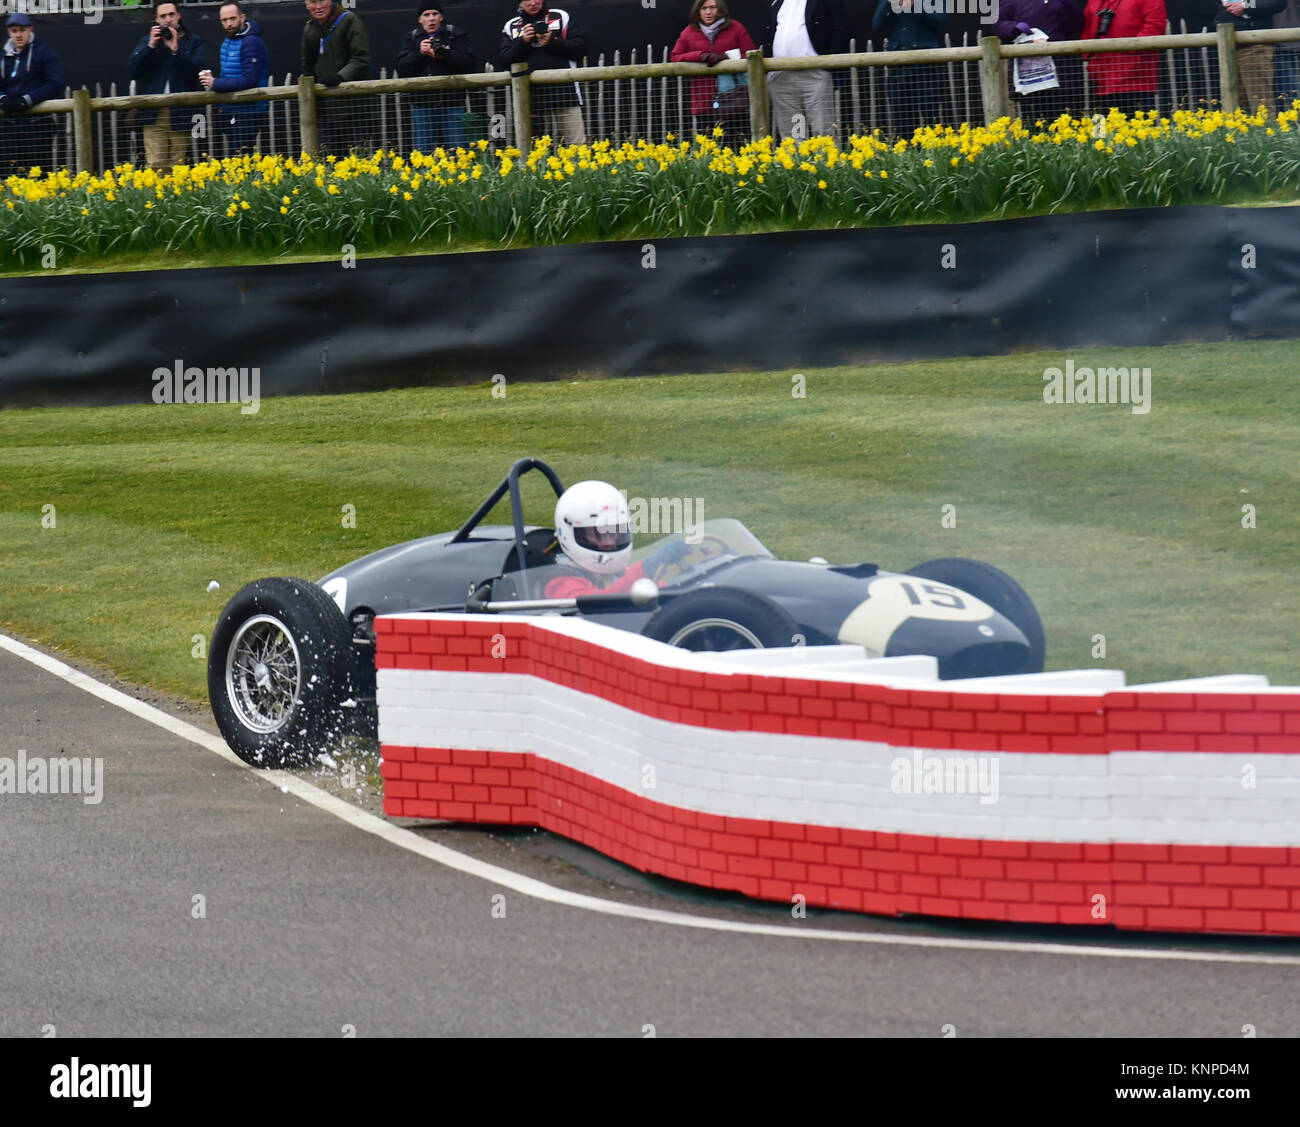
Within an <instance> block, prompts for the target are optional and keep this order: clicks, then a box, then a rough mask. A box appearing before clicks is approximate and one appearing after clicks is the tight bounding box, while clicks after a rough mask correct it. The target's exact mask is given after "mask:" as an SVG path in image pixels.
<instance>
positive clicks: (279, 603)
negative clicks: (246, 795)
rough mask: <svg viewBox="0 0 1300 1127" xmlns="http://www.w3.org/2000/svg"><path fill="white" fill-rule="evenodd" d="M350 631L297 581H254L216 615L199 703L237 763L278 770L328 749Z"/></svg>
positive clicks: (336, 727) (348, 663) (350, 660)
mask: <svg viewBox="0 0 1300 1127" xmlns="http://www.w3.org/2000/svg"><path fill="white" fill-rule="evenodd" d="M353 668H354V655H353V646H352V629H351V627H350V626H349V625H348V622H347V620H346V619H345V618H344V617H343V612H342V611H341V610H339V608H338V606H337V605H336V604H335V602H334V600H333V599H331V598H330V596H329V595H327V594H326V593H325V592H324V591H323V590H321V588H320V587H318V586H316V584H314V583H309V582H307V581H306V580H305V579H259V580H256V581H255V582H253V583H250V584H248V586H246V587H244V588H243V589H242V590H241V591H239V592H238V593H237V594H236V595H235V597H234V598H233V599H231V600H230V602H229V603H227V604H226V607H225V609H224V610H223V611H222V612H221V617H220V618H219V619H218V620H217V628H216V630H215V631H213V634H212V647H211V649H210V651H209V655H208V699H209V701H210V702H211V704H212V715H213V717H214V718H215V719H216V721H217V727H219V728H220V729H221V734H222V735H223V736H225V738H226V743H228V744H229V745H230V747H231V750H232V751H234V753H235V754H236V755H238V756H239V757H240V758H241V759H243V760H244V761H245V762H246V763H252V764H254V765H255V766H258V767H285V766H290V765H294V764H299V763H306V762H309V761H311V760H312V759H315V758H316V756H318V755H319V754H320V753H321V752H323V751H327V750H329V749H330V748H331V747H333V746H336V744H337V741H338V738H339V736H340V735H341V734H342V732H343V729H344V728H345V727H346V722H345V720H344V718H343V717H342V716H341V714H340V713H341V711H342V702H343V700H344V698H345V697H346V696H347V695H348V692H349V688H350V685H351V684H352V681H353Z"/></svg>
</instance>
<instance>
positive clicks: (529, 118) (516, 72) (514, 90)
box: [510, 63, 533, 156]
mask: <svg viewBox="0 0 1300 1127" xmlns="http://www.w3.org/2000/svg"><path fill="white" fill-rule="evenodd" d="M510 104H511V106H512V107H513V109H514V113H515V148H516V149H518V150H519V151H520V152H521V153H523V154H524V155H525V156H527V155H528V152H529V150H530V149H532V147H533V85H532V83H531V82H529V81H528V64H527V63H511V64H510Z"/></svg>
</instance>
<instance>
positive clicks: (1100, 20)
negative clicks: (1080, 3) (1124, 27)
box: [1097, 8, 1115, 38]
mask: <svg viewBox="0 0 1300 1127" xmlns="http://www.w3.org/2000/svg"><path fill="white" fill-rule="evenodd" d="M1114 22H1115V9H1114V8H1102V9H1101V11H1099V12H1098V13H1097V35H1098V37H1099V38H1100V37H1101V36H1103V35H1109V34H1110V25H1111V24H1112V23H1114Z"/></svg>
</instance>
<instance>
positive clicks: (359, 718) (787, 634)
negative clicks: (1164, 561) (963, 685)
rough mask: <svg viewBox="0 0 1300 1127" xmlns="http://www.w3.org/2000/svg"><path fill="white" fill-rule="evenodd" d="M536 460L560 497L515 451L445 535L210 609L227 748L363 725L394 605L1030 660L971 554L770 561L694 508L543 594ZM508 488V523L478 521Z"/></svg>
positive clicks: (724, 638)
mask: <svg viewBox="0 0 1300 1127" xmlns="http://www.w3.org/2000/svg"><path fill="white" fill-rule="evenodd" d="M529 471H537V472H539V473H541V474H542V475H544V476H545V478H546V479H547V481H549V483H550V485H551V487H552V489H554V491H555V495H556V497H557V498H558V497H559V496H560V495H561V494H562V493H563V492H564V487H563V485H562V484H561V482H560V479H559V477H558V476H557V475H556V473H555V471H554V470H552V469H551V467H550V466H548V465H547V464H546V463H545V462H542V461H540V460H538V459H534V458H524V459H520V460H519V461H517V462H516V463H515V464H514V465H513V466H512V467H511V468H510V472H509V473H508V474H507V475H506V477H505V478H504V479H503V480H502V481H501V483H500V484H499V485H497V487H496V488H495V489H493V490H492V492H491V493H490V494H489V495H488V496H487V498H486V499H485V500H484V501H483V503H482V504H481V505H479V507H478V508H477V509H476V510H475V511H474V513H473V514H472V515H471V516H470V518H469V519H468V520H467V521H466V522H465V523H464V525H462V526H461V527H460V528H459V529H457V530H456V531H454V532H444V533H440V534H438V535H436V536H426V537H423V538H421V539H419V540H411V541H408V542H407V543H404V544H397V545H394V546H393V547H391V548H384V549H381V550H380V551H378V552H373V553H371V554H370V555H368V556H363V557H362V558H361V559H359V560H355V561H353V562H352V563H349V564H346V565H344V566H343V567H341V568H339V569H338V570H337V571H332V572H330V574H329V575H326V576H325V577H324V578H323V579H321V580H320V581H319V583H311V582H308V581H307V580H304V579H259V580H256V581H255V582H253V583H250V584H248V585H247V586H246V587H244V588H243V589H242V590H240V591H239V592H238V593H237V594H236V595H235V596H234V597H233V598H232V599H231V600H230V602H229V603H227V604H226V606H225V608H224V609H223V610H222V612H221V616H220V618H219V619H218V621H217V626H216V630H215V632H214V633H213V637H212V645H211V648H210V652H209V660H208V695H209V698H210V700H211V704H212V712H213V715H214V716H215V717H216V720H217V724H218V726H219V727H220V729H221V732H222V735H223V736H225V738H226V741H227V743H229V744H230V746H231V748H232V749H233V750H234V751H235V753H236V754H237V755H239V756H240V757H241V758H242V759H244V760H245V761H247V762H249V763H254V764H257V765H259V766H266V767H273V766H282V765H286V764H292V763H301V762H305V761H308V760H310V759H312V758H314V757H315V756H316V755H318V754H319V753H321V752H322V751H325V750H327V749H328V747H329V746H330V744H331V742H332V740H333V739H334V738H335V736H336V735H337V734H340V733H342V732H344V731H347V730H352V731H360V732H361V733H362V734H367V735H373V734H374V731H375V712H374V707H373V706H374V697H375V680H376V677H375V663H374V645H375V634H374V619H375V616H376V615H379V614H393V613H399V612H403V611H433V612H438V611H442V612H456V613H465V612H467V611H468V612H476V611H477V612H481V613H500V612H509V613H521V614H564V613H567V614H579V615H582V616H583V617H584V618H588V619H591V620H592V621H595V622H600V623H604V624H606V625H609V626H613V627H616V628H618V629H620V630H628V631H632V632H635V633H639V634H643V635H645V636H646V637H649V638H653V639H656V640H658V641H661V642H666V643H668V644H669V645H674V646H680V647H683V648H685V649H689V650H697V651H722V650H731V649H749V648H767V647H781V646H798V645H808V646H818V645H837V644H845V643H849V644H858V645H861V646H862V647H863V648H864V649H865V651H866V653H867V655H868V656H871V657H893V656H896V655H902V654H929V655H932V656H934V657H935V658H936V659H937V661H938V664H939V675H940V676H941V677H944V678H961V677H981V676H995V675H1001V674H1010V673H1035V672H1039V671H1041V670H1042V668H1043V660H1044V653H1045V649H1046V645H1045V640H1044V635H1043V627H1042V623H1041V622H1040V621H1039V617H1038V612H1037V611H1036V610H1035V609H1034V605H1033V603H1032V601H1031V600H1030V598H1029V596H1028V595H1027V594H1026V593H1025V592H1024V590H1023V589H1022V588H1021V587H1020V585H1019V584H1018V583H1016V581H1015V580H1013V579H1012V578H1011V577H1010V576H1009V575H1007V574H1006V573H1004V572H1002V571H1000V570H998V569H997V568H995V567H993V566H991V565H989V564H986V563H981V562H979V561H977V560H965V559H937V560H931V561H929V562H928V563H924V564H921V565H919V566H917V567H914V568H912V569H911V570H910V571H907V572H902V573H900V572H890V571H884V570H881V569H880V568H878V567H877V566H876V565H875V564H865V563H859V564H847V565H842V564H830V563H827V562H826V561H825V560H822V559H819V558H814V559H812V560H809V561H791V560H778V559H776V558H775V557H774V556H773V555H772V553H771V552H769V551H768V550H767V549H766V548H764V547H763V545H762V544H761V543H760V542H759V541H758V539H757V538H756V537H755V536H754V535H753V534H752V533H751V532H750V531H749V530H748V529H747V528H745V526H744V525H743V524H741V523H740V522H739V521H737V520H732V519H717V520H705V521H702V522H701V523H700V525H699V527H698V528H695V529H693V530H692V531H691V533H690V534H689V535H688V534H687V533H685V532H678V533H677V534H675V535H674V536H668V537H662V538H660V539H659V540H657V541H655V542H653V543H650V544H647V545H643V546H641V547H640V548H639V549H638V550H637V551H636V552H635V553H634V554H633V557H632V559H633V562H635V561H637V560H644V559H646V558H647V557H649V556H650V555H652V554H653V553H654V552H655V551H656V550H657V549H659V548H660V547H662V546H663V545H664V544H665V543H666V542H667V541H669V540H682V541H684V542H685V544H686V546H687V549H688V551H687V552H686V554H685V555H684V556H683V557H681V558H680V559H679V560H678V561H677V562H676V563H673V564H668V565H666V566H663V567H661V568H660V569H659V572H658V573H657V574H656V575H654V576H653V579H654V580H655V581H656V582H657V583H658V585H659V587H658V590H656V589H655V585H654V583H651V582H650V581H649V580H641V581H639V582H638V584H636V585H634V586H633V588H632V590H631V591H630V592H628V593H624V594H618V595H608V594H596V595H581V596H578V597H577V598H570V599H547V598H546V597H545V586H546V583H547V581H548V579H549V578H551V577H552V576H554V575H555V574H557V569H556V567H555V557H556V554H557V553H556V536H555V532H554V530H553V529H552V528H550V527H546V526H530V525H526V524H525V523H524V520H523V505H522V501H521V497H520V490H519V479H520V476H521V475H523V474H525V473H527V472H529ZM507 494H508V495H509V498H510V504H511V515H512V523H511V524H509V525H485V524H483V523H482V522H483V518H484V517H486V516H487V515H488V513H490V512H491V510H492V509H493V508H494V507H495V506H496V505H497V503H498V502H499V501H501V499H502V498H503V497H505V496H506V495H507Z"/></svg>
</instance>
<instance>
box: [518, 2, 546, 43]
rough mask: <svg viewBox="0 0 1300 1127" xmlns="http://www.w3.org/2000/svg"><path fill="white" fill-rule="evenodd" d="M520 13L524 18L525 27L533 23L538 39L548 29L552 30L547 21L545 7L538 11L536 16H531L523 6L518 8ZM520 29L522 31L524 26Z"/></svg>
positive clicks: (522, 18) (520, 16) (521, 17)
mask: <svg viewBox="0 0 1300 1127" xmlns="http://www.w3.org/2000/svg"><path fill="white" fill-rule="evenodd" d="M518 14H519V18H520V19H521V20H523V22H524V26H525V27H526V26H527V25H529V24H532V27H533V31H535V32H536V33H537V38H538V39H541V38H542V36H544V35H545V34H546V33H547V32H548V31H550V30H551V29H550V28H549V27H548V26H547V23H546V9H545V8H543V9H542V10H541V11H540V12H538V13H537V15H536V16H535V17H534V16H530V15H529V14H528V13H527V12H525V11H524V10H523V8H522V7H520V8H519V9H518ZM519 30H520V31H522V30H523V28H522V27H521V28H520V29H519Z"/></svg>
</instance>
